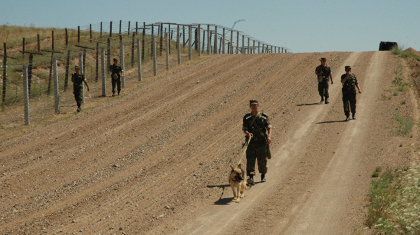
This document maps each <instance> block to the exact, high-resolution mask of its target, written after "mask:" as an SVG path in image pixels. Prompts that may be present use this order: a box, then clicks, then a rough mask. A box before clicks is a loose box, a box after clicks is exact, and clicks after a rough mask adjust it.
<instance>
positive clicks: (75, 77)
mask: <svg viewBox="0 0 420 235" xmlns="http://www.w3.org/2000/svg"><path fill="white" fill-rule="evenodd" d="M74 70H75V73H73V74H72V75H71V81H72V82H73V94H74V98H75V99H76V103H77V112H80V111H81V110H82V108H81V106H82V101H83V83H85V85H86V88H87V90H88V91H89V86H88V84H87V82H86V80H85V75H83V74H81V73H80V68H79V66H75V67H74Z"/></svg>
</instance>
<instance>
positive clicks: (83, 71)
mask: <svg viewBox="0 0 420 235" xmlns="http://www.w3.org/2000/svg"><path fill="white" fill-rule="evenodd" d="M79 68H80V72H81V73H82V74H83V75H85V74H84V73H85V68H84V67H83V53H82V52H79ZM85 77H86V76H85ZM84 103H85V86H84V84H83V83H82V104H84Z"/></svg>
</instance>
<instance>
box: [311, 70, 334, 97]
mask: <svg viewBox="0 0 420 235" xmlns="http://www.w3.org/2000/svg"><path fill="white" fill-rule="evenodd" d="M321 71H323V72H324V73H323V74H321V75H318V92H319V95H320V96H321V98H322V100H324V97H325V99H328V97H330V94H329V93H328V82H329V81H330V74H331V68H330V66H328V65H326V66H322V65H319V66H317V67H316V68H315V73H316V74H317V73H320V72H321Z"/></svg>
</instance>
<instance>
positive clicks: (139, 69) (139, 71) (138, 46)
mask: <svg viewBox="0 0 420 235" xmlns="http://www.w3.org/2000/svg"><path fill="white" fill-rule="evenodd" d="M140 50H141V47H140V39H137V57H138V59H139V61H138V71H137V72H138V78H139V82H141V79H142V73H141V51H140Z"/></svg>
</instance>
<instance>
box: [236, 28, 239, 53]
mask: <svg viewBox="0 0 420 235" xmlns="http://www.w3.org/2000/svg"><path fill="white" fill-rule="evenodd" d="M236 54H239V31H236Z"/></svg>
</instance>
